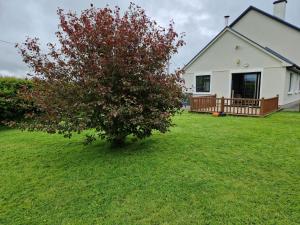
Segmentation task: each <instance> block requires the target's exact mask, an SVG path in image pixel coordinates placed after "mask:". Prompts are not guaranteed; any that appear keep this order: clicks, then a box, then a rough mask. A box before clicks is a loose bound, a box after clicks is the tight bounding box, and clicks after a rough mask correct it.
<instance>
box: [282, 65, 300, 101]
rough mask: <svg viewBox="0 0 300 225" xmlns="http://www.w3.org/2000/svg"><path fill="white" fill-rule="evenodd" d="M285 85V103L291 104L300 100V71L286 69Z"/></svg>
mask: <svg viewBox="0 0 300 225" xmlns="http://www.w3.org/2000/svg"><path fill="white" fill-rule="evenodd" d="M291 73H292V74H293V80H292V90H291V91H289V83H290V75H291ZM284 83H285V85H284V95H283V96H284V103H285V104H290V103H293V102H297V101H300V87H299V83H300V73H295V72H293V71H290V70H286V74H285V82H284Z"/></svg>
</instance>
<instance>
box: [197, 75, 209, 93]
mask: <svg viewBox="0 0 300 225" xmlns="http://www.w3.org/2000/svg"><path fill="white" fill-rule="evenodd" d="M197 77H209V90H208V91H197ZM195 93H197V94H210V93H211V74H198V75H195Z"/></svg>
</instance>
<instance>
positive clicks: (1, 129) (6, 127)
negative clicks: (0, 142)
mask: <svg viewBox="0 0 300 225" xmlns="http://www.w3.org/2000/svg"><path fill="white" fill-rule="evenodd" d="M10 129H12V128H10V127H8V126H4V125H0V132H1V131H7V130H10Z"/></svg>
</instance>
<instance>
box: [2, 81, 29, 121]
mask: <svg viewBox="0 0 300 225" xmlns="http://www.w3.org/2000/svg"><path fill="white" fill-rule="evenodd" d="M24 85H25V86H27V87H30V88H32V82H31V81H30V80H26V79H19V78H14V77H0V123H1V122H3V121H11V120H19V119H22V118H23V117H24V114H25V113H26V112H27V111H29V110H31V109H32V108H33V106H32V103H29V102H26V101H24V100H23V99H21V98H20V97H19V96H18V91H19V90H20V89H21V88H22V87H23V86H24Z"/></svg>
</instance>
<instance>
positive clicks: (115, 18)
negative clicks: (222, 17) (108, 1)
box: [17, 3, 184, 144]
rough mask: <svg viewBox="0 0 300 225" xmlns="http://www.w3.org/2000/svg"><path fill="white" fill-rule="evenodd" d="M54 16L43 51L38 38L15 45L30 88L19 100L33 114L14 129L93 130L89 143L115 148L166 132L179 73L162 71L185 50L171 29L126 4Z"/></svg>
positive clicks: (176, 104) (176, 105) (178, 92)
mask: <svg viewBox="0 0 300 225" xmlns="http://www.w3.org/2000/svg"><path fill="white" fill-rule="evenodd" d="M57 14H58V16H59V18H60V24H59V28H60V29H59V31H58V32H56V36H57V39H58V42H59V44H58V45H56V44H52V43H48V51H47V53H42V50H41V47H40V44H39V43H38V39H37V38H34V39H30V38H28V39H27V40H26V42H25V43H24V44H19V45H17V48H18V49H19V51H20V54H21V55H22V57H23V60H24V62H25V63H26V64H28V65H29V67H30V68H31V69H32V74H31V76H33V79H32V80H33V83H34V85H33V86H34V88H32V89H31V90H26V89H25V90H24V91H23V92H22V96H23V97H24V98H26V99H28V100H30V101H33V102H34V103H35V105H36V106H37V107H38V109H39V111H38V112H32V113H30V114H28V115H27V118H28V120H25V121H23V122H22V124H20V125H21V126H22V127H23V128H25V129H28V130H42V131H46V132H48V133H56V132H58V133H60V134H63V135H64V136H66V137H71V135H72V133H73V132H78V133H80V132H81V131H83V130H86V129H95V130H96V133H95V135H93V136H87V141H88V142H89V141H92V140H94V139H95V138H96V135H98V136H100V137H102V138H106V139H107V140H108V141H111V142H113V143H115V144H122V143H123V142H124V140H125V138H126V136H128V135H133V136H135V137H137V138H145V137H148V136H150V135H151V133H152V132H153V130H158V131H160V132H166V131H168V128H169V127H170V126H171V125H172V121H171V117H172V116H173V115H174V114H175V113H176V112H177V111H178V110H179V109H180V107H181V97H182V80H181V79H180V75H181V73H182V71H181V70H176V71H175V72H174V73H172V74H167V71H166V67H167V64H168V60H169V58H170V57H171V56H172V55H173V54H176V53H177V49H178V48H179V47H181V46H183V45H184V41H183V40H182V36H180V37H179V35H178V34H177V33H176V32H175V31H174V28H173V27H174V24H173V23H171V24H170V25H169V27H168V28H167V29H164V28H162V27H160V26H158V25H157V23H156V22H155V21H152V20H150V19H149V17H147V16H146V14H145V11H144V10H143V9H141V8H140V7H138V6H136V5H135V4H133V3H131V4H130V6H129V8H128V9H127V10H126V11H125V13H124V14H121V12H120V8H118V7H115V8H114V9H110V8H109V7H105V8H101V9H98V8H95V7H93V6H91V8H89V9H87V10H84V11H82V12H81V14H80V15H77V14H76V13H74V12H68V13H65V12H64V10H62V9H59V10H58V11H57Z"/></svg>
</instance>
